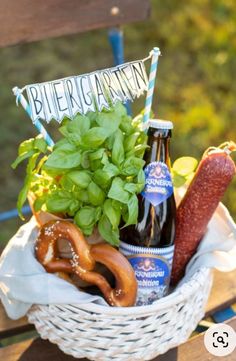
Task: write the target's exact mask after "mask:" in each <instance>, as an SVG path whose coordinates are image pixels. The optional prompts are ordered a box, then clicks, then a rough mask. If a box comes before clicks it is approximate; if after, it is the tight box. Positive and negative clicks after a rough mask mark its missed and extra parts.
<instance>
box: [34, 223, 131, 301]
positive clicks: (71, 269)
mask: <svg viewBox="0 0 236 361" xmlns="http://www.w3.org/2000/svg"><path fill="white" fill-rule="evenodd" d="M59 239H66V240H68V242H69V244H70V246H71V252H72V259H65V258H60V257H59V254H58V247H57V241H58V240H59ZM35 253H36V257H37V259H38V261H39V262H40V263H41V264H42V265H43V266H44V268H45V269H46V271H48V272H50V273H54V272H64V273H66V274H73V273H75V274H76V275H77V276H78V277H79V278H81V279H82V280H83V281H86V282H88V283H90V284H93V285H96V286H97V287H98V288H100V290H101V291H102V293H103V295H104V298H105V299H106V301H107V302H108V303H109V304H110V305H111V306H123V307H127V306H133V305H134V304H135V300H136V293H137V281H136V278H135V274H134V271H133V269H132V267H131V265H130V263H129V262H128V261H127V259H126V258H125V257H124V256H123V255H122V254H121V253H120V252H119V251H117V250H116V249H115V248H113V247H112V246H110V245H109V244H106V243H98V244H94V245H89V244H88V242H87V241H86V239H85V238H84V236H83V234H82V232H81V231H80V230H79V228H78V227H77V226H76V225H74V224H73V223H70V222H67V221H63V220H60V221H59V220H57V221H55V220H51V221H49V222H47V223H46V224H44V225H43V226H42V228H41V229H40V232H39V235H38V239H37V242H36V247H35ZM96 262H99V263H101V264H103V265H105V266H106V267H107V268H108V269H109V270H110V271H111V272H112V273H113V275H114V276H115V279H116V286H115V288H111V286H110V284H109V283H108V282H107V280H106V279H105V278H104V277H103V276H102V275H101V274H99V273H97V272H94V271H93V269H94V267H95V264H96Z"/></svg>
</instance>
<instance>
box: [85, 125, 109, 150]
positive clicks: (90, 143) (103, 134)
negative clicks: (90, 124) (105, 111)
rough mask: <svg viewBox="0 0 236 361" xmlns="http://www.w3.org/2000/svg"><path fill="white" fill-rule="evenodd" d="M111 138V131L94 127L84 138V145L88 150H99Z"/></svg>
mask: <svg viewBox="0 0 236 361" xmlns="http://www.w3.org/2000/svg"><path fill="white" fill-rule="evenodd" d="M108 136H109V131H108V130H106V129H105V128H99V127H94V128H91V129H89V131H88V132H87V133H86V134H84V136H83V137H82V145H83V146H84V147H86V148H90V149H91V148H97V147H99V146H100V145H102V143H104V141H105V140H106V138H107V137H108Z"/></svg>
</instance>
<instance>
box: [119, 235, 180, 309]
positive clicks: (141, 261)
mask: <svg viewBox="0 0 236 361" xmlns="http://www.w3.org/2000/svg"><path fill="white" fill-rule="evenodd" d="M120 251H121V253H123V254H124V255H125V256H126V257H127V259H128V260H129V262H130V264H131V265H132V267H133V269H134V272H135V276H136V279H137V282H138V294H137V299H136V305H137V306H143V305H150V304H152V303H153V302H154V301H156V300H158V299H160V298H162V297H164V296H166V294H167V292H168V289H169V283H170V275H171V268H172V261H173V254H174V246H170V247H166V248H145V247H138V246H133V245H129V244H126V243H124V242H121V243H120Z"/></svg>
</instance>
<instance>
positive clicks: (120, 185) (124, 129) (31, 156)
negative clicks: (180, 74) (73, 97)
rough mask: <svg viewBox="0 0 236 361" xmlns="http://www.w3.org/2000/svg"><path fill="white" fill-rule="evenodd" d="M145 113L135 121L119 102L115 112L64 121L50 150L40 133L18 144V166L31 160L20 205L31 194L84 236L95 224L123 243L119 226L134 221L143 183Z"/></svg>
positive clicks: (107, 237)
mask: <svg viewBox="0 0 236 361" xmlns="http://www.w3.org/2000/svg"><path fill="white" fill-rule="evenodd" d="M141 121H142V115H139V116H137V117H136V118H134V119H132V118H131V117H129V116H128V115H127V113H126V109H125V107H124V106H123V105H122V104H120V103H117V104H116V106H115V107H114V108H112V109H111V110H103V111H102V112H100V113H98V112H97V113H92V112H91V113H88V114H87V115H86V116H84V115H77V116H76V117H75V118H74V119H73V120H69V119H64V120H63V122H62V126H61V127H60V128H59V131H60V134H61V138H60V140H59V141H58V142H57V143H56V144H55V145H54V146H53V148H50V147H48V146H47V144H46V143H45V141H44V139H43V138H42V137H41V136H37V137H36V138H32V139H29V140H26V141H24V142H23V143H21V144H20V146H19V150H18V157H17V159H16V160H15V162H14V163H13V164H12V167H13V168H15V167H16V166H17V165H18V164H19V163H20V162H22V161H23V160H25V159H28V164H27V167H26V177H25V181H24V186H23V188H22V190H21V192H20V194H19V197H18V202H17V208H18V212H19V215H20V216H21V218H23V216H22V206H23V205H24V203H25V201H26V200H27V195H28V193H29V192H31V193H33V194H34V197H35V202H34V209H35V211H39V210H42V211H47V212H51V213H60V214H61V213H62V214H63V215H64V216H66V217H70V218H71V217H72V218H73V219H74V222H75V223H76V224H77V225H78V227H79V228H80V229H81V230H82V232H83V233H84V235H85V236H89V235H91V234H92V232H93V229H94V227H95V226H97V227H98V230H99V233H100V234H101V236H102V237H103V238H104V239H105V240H106V241H107V242H109V243H110V244H112V245H115V246H117V245H118V244H119V225H120V224H122V225H124V226H127V225H130V224H135V223H136V222H137V216H138V198H137V194H138V193H140V192H141V191H142V189H143V187H144V183H145V177H144V172H143V166H144V160H143V154H144V151H145V149H146V147H147V146H146V135H145V133H144V132H143V131H142V130H141Z"/></svg>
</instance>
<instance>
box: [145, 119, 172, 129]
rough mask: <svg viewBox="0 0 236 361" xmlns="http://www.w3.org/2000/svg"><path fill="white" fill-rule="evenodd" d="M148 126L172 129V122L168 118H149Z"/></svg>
mask: <svg viewBox="0 0 236 361" xmlns="http://www.w3.org/2000/svg"><path fill="white" fill-rule="evenodd" d="M148 127H152V128H156V129H173V123H172V122H171V121H170V120H162V119H149V121H148Z"/></svg>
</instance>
